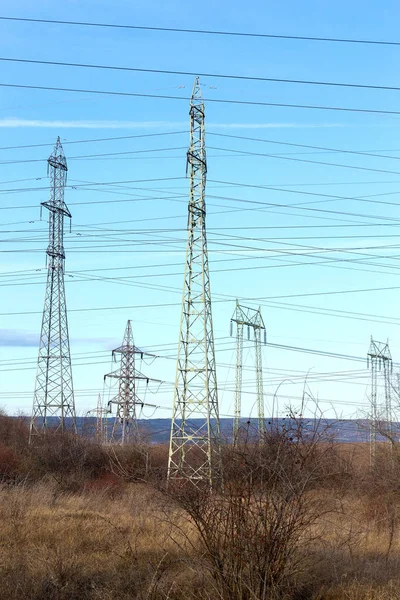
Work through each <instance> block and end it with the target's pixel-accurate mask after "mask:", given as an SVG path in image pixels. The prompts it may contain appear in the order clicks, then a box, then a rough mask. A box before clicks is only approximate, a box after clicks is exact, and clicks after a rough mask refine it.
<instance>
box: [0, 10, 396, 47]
mask: <svg viewBox="0 0 400 600" xmlns="http://www.w3.org/2000/svg"><path fill="white" fill-rule="evenodd" d="M0 20H2V21H20V22H28V23H48V24H53V25H72V26H80V27H104V28H110V29H133V30H139V31H140V30H141V31H165V32H171V33H196V34H202V35H219V36H235V37H248V38H264V39H283V40H304V41H311V42H335V43H345V44H372V45H375V46H376V45H379V46H400V42H395V41H389V40H364V39H354V38H333V37H317V36H304V35H284V34H274V33H255V32H246V31H221V30H210V29H184V28H179V27H151V26H148V25H127V24H121V23H93V22H91V23H90V22H88V21H62V20H56V19H32V18H27V17H6V16H0Z"/></svg>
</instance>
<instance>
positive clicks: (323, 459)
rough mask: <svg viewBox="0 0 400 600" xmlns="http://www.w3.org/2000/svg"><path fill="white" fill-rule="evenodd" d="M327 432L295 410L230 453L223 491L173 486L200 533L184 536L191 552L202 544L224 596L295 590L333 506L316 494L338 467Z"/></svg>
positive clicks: (260, 596) (245, 599)
mask: <svg viewBox="0 0 400 600" xmlns="http://www.w3.org/2000/svg"><path fill="white" fill-rule="evenodd" d="M327 434H328V432H327V431H326V430H325V429H321V428H319V429H318V428H315V427H314V428H313V429H310V424H309V423H308V422H306V421H305V420H303V419H301V418H298V417H296V416H295V415H294V414H290V419H288V423H287V424H285V425H283V426H281V427H279V428H273V429H271V430H269V431H268V432H267V433H266V434H265V437H264V438H263V439H261V440H259V441H258V442H257V443H251V442H249V443H245V444H242V445H239V446H237V447H236V448H235V449H232V450H230V451H229V453H228V452H225V464H226V465H227V466H228V465H229V467H228V468H227V469H226V477H225V483H224V493H223V494H216V493H212V492H211V491H210V489H209V488H208V487H200V488H199V487H195V486H194V485H187V484H186V485H183V486H182V485H174V486H172V489H171V488H170V490H169V494H170V495H171V496H172V497H173V498H174V500H175V501H176V503H177V505H178V506H179V507H180V508H181V509H183V510H184V511H185V513H186V514H187V515H188V516H189V518H190V522H191V523H192V526H193V528H194V530H195V531H196V532H197V535H198V537H197V538H193V536H192V535H190V534H189V533H187V534H186V538H187V541H188V543H189V544H190V545H191V547H192V551H193V555H195V554H196V553H197V556H198V555H199V550H200V556H201V557H203V561H204V562H205V564H206V565H207V567H208V569H209V571H210V573H211V575H212V577H213V579H214V581H215V586H216V593H218V597H220V598H223V599H226V600H228V598H229V599H230V600H236V599H237V600H239V599H240V600H255V599H257V600H266V599H268V600H270V599H271V598H274V597H276V598H278V597H282V595H283V594H284V593H286V592H287V593H289V590H292V591H293V589H295V588H294V587H293V586H295V582H296V579H297V577H298V575H299V574H300V573H301V572H302V571H303V570H304V569H305V568H306V566H307V561H308V558H307V552H306V549H307V548H308V547H309V546H310V545H311V544H312V543H315V540H316V539H317V538H318V537H319V536H320V535H321V533H320V530H318V529H317V527H316V525H317V524H318V522H319V520H320V519H321V518H322V517H323V516H324V515H325V514H326V513H327V512H329V511H333V510H334V507H335V505H334V502H333V501H332V502H330V501H329V500H328V498H327V494H323V493H321V490H319V493H316V488H317V487H322V488H323V486H324V482H325V481H326V480H327V478H329V477H330V476H331V475H333V474H335V475H336V476H337V474H338V473H337V469H338V464H339V465H340V461H339V462H338V461H337V460H336V453H335V448H334V443H333V440H332V439H330V438H329V436H328V435H327ZM333 458H335V460H333ZM330 497H331V499H332V500H333V498H332V495H330ZM176 527H177V528H178V529H179V532H180V533H182V525H181V524H179V523H178V525H176Z"/></svg>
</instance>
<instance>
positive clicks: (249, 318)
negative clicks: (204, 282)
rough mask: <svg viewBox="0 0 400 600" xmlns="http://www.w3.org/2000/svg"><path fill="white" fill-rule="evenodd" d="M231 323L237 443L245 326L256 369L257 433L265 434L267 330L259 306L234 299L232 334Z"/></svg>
mask: <svg viewBox="0 0 400 600" xmlns="http://www.w3.org/2000/svg"><path fill="white" fill-rule="evenodd" d="M233 324H236V385H235V409H234V421H233V444H234V445H236V444H237V443H238V438H239V428H240V416H241V404H242V371H243V333H244V328H245V327H247V339H248V340H250V331H252V332H253V340H254V351H255V370H256V389H257V416H258V433H259V436H260V437H262V436H264V434H265V415H264V385H263V374H262V354H261V343H262V341H261V340H262V332H263V341H264V344H266V342H267V332H266V329H265V325H264V321H263V318H262V315H261V308H258V309H255V308H249V307H247V306H242V305H240V304H239V300H236V308H235V312H234V313H233V316H232V318H231V335H232V334H233Z"/></svg>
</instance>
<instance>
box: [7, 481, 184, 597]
mask: <svg viewBox="0 0 400 600" xmlns="http://www.w3.org/2000/svg"><path fill="white" fill-rule="evenodd" d="M166 509H167V507H166V506H165V499H164V498H162V497H161V496H160V495H159V494H158V493H157V492H155V491H154V490H153V489H151V488H150V487H148V486H146V485H130V486H127V488H126V489H125V491H124V492H123V493H121V494H120V495H119V497H118V498H115V497H113V496H111V497H110V495H109V494H108V490H107V488H105V489H104V490H103V493H101V492H99V491H97V492H96V493H81V494H79V495H77V494H61V495H60V494H59V493H58V490H57V488H56V487H55V486H53V487H52V486H51V485H50V484H49V483H46V484H45V483H39V484H36V485H35V486H33V487H25V486H23V485H19V486H14V487H9V486H4V488H3V489H1V490H0V523H1V526H0V548H1V553H0V598H2V599H4V600H5V599H8V598H9V599H10V600H11V599H13V598H26V599H32V600H33V599H35V600H42V599H43V600H45V599H46V600H48V599H53V598H54V599H64V598H65V599H67V598H68V599H71V600H72V599H75V598H76V599H78V598H79V600H83V599H86V598H90V599H92V598H93V599H100V598H101V599H103V598H104V599H106V598H107V599H108V598H121V600H122V599H125V598H143V599H147V598H148V599H152V598H164V597H165V598H167V597H168V593H169V592H170V591H171V590H172V588H174V586H175V584H174V580H175V579H176V577H175V574H176V573H175V572H176V571H177V570H178V568H177V565H178V564H181V558H182V550H183V549H184V547H185V540H184V539H183V537H182V539H181V540H180V549H179V552H177V546H176V544H175V543H174V542H173V541H172V539H171V535H170V534H171V526H170V524H169V523H168V522H166V520H165V518H164V515H165V511H166ZM169 510H172V509H169ZM176 518H178V519H180V520H181V516H180V515H176ZM181 526H182V527H183V528H184V527H185V523H184V521H182V523H181ZM187 527H190V526H189V525H187ZM174 537H176V531H175V532H174ZM178 579H179V578H178ZM174 597H180V596H174Z"/></svg>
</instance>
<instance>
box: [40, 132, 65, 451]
mask: <svg viewBox="0 0 400 600" xmlns="http://www.w3.org/2000/svg"><path fill="white" fill-rule="evenodd" d="M47 168H48V173H49V175H50V200H49V201H48V202H42V204H41V206H42V207H44V208H47V210H48V211H49V244H48V247H47V251H46V254H47V286H46V295H45V301H44V309H43V319H42V329H41V334H40V344H39V357H38V367H37V375H36V386H35V394H34V401H33V411H32V418H31V424H30V436H29V438H30V440H32V438H33V437H34V436H35V435H38V434H39V433H42V432H43V431H44V430H45V428H46V427H48V426H49V425H52V424H53V423H52V422H51V423H49V421H48V419H49V417H58V421H57V422H56V425H55V429H56V430H57V431H64V430H65V429H67V423H66V419H67V418H70V419H71V429H72V430H73V431H75V432H76V417H75V402H74V389H73V384H72V369H71V355H70V348H69V336H68V321H67V305H66V299H65V287H64V261H65V253H64V217H68V218H71V213H70V212H69V210H68V208H67V205H66V204H65V202H64V187H65V184H66V179H67V171H68V168H67V161H66V158H65V155H64V151H63V148H62V145H61V142H60V138H59V137H58V138H57V143H56V145H55V147H54V150H53V152H52V153H51V155H50V156H49V158H48V161H47Z"/></svg>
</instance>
